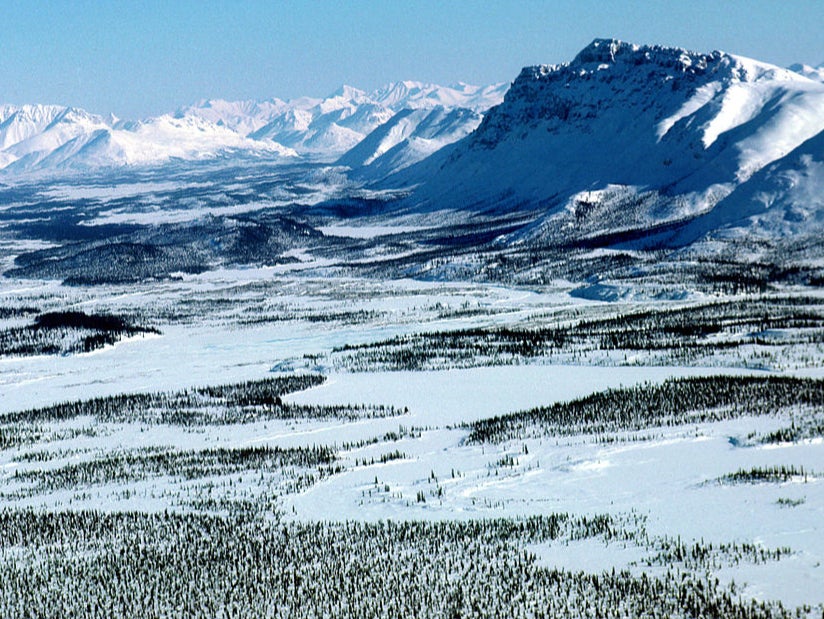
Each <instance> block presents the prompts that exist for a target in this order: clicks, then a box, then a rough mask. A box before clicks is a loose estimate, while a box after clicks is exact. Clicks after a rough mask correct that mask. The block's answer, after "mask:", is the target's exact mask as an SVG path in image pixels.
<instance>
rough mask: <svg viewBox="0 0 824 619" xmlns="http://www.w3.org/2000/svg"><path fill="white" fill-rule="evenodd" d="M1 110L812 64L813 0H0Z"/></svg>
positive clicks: (817, 53) (130, 112)
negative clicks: (735, 60) (603, 45)
mask: <svg viewBox="0 0 824 619" xmlns="http://www.w3.org/2000/svg"><path fill="white" fill-rule="evenodd" d="M0 15H2V20H3V28H2V30H3V33H2V35H1V36H0V102H7V103H17V104H21V103H35V102H37V103H60V104H71V105H77V106H80V107H84V108H86V109H88V110H90V111H93V112H98V113H107V112H114V113H115V114H117V115H118V116H121V117H124V118H140V117H143V116H149V115H156V114H161V113H164V112H170V111H174V110H175V109H176V108H177V107H180V106H181V105H185V104H189V103H192V102H194V101H196V100H198V99H201V98H225V99H266V98H270V97H280V98H290V97H296V96H300V95H311V96H321V95H325V94H328V93H330V92H332V91H333V90H335V89H336V88H337V87H338V86H340V85H341V84H344V83H346V84H350V85H353V86H357V87H360V88H364V89H367V90H368V89H372V88H376V87H378V86H380V85H383V84H385V83H386V82H389V81H393V80H400V79H415V80H421V81H431V82H436V83H441V84H450V83H454V82H457V81H465V82H469V83H475V84H482V83H483V84H485V83H492V82H500V81H510V80H512V79H514V77H515V76H516V75H517V73H518V71H519V70H520V68H521V67H522V66H524V65H528V64H538V63H544V62H548V63H557V62H566V61H568V60H571V59H572V58H573V57H574V55H575V54H576V53H577V52H578V51H579V50H580V49H581V48H582V47H584V46H585V45H586V44H588V43H589V42H590V41H591V40H592V39H594V38H596V37H616V38H620V39H624V40H627V41H632V42H634V43H659V44H664V45H675V46H680V47H687V48H689V49H694V50H698V51H710V50H713V49H723V50H725V51H729V52H732V53H737V54H741V55H744V56H750V57H754V58H758V59H760V60H765V61H768V62H772V63H775V64H779V65H782V66H786V65H789V64H791V63H793V62H806V63H808V64H818V63H821V62H824V43H822V41H824V37H822V34H821V32H822V26H823V25H824V0H748V1H742V0H711V1H709V0H684V1H679V2H670V1H667V0H659V1H657V2H655V1H644V2H642V1H640V0H637V1H630V0H625V1H621V0H614V1H609V2H608V1H604V0H601V1H597V2H596V1H594V0H575V1H566V0H559V1H555V2H549V1H537V0H532V1H530V0H521V1H512V2H503V1H495V0H486V1H477V2H475V1H472V2H470V1H462V0H452V1H450V0H438V1H435V0H383V1H382V2H365V1H359V0H351V1H344V0H340V1H338V2H332V1H325V0H314V1H313V0H303V1H289V0H280V1H276V0H269V1H267V2H263V1H254V0H250V1H246V2H243V1H240V0H236V1H217V0H198V1H190V0H165V1H151V0H144V1H137V0H135V1H131V2H129V1H125V0H96V1H92V0H74V1H73V0H53V1H47V0H25V1H19V0H3V2H1V3H0Z"/></svg>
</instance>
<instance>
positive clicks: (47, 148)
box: [0, 106, 295, 175]
mask: <svg viewBox="0 0 824 619" xmlns="http://www.w3.org/2000/svg"><path fill="white" fill-rule="evenodd" d="M11 109H12V108H11V106H7V108H5V110H4V111H8V110H11ZM2 127H3V129H2V133H1V134H0V138H2V139H3V140H5V142H6V143H9V144H10V145H9V146H8V147H6V148H4V149H3V150H2V151H0V167H2V168H3V172H4V173H5V174H8V175H12V174H19V173H25V172H38V171H67V170H74V171H82V170H87V169H99V168H109V167H119V166H125V165H142V166H147V165H152V166H157V165H162V164H164V163H166V162H168V161H170V160H172V159H183V160H199V159H208V158H213V157H218V156H224V155H227V154H238V153H243V154H244V155H255V156H267V157H294V156H295V153H294V151H291V150H290V149H288V148H286V147H284V146H281V145H280V144H276V143H274V142H272V141H271V140H251V139H249V138H246V137H243V136H242V135H240V134H239V133H237V132H235V131H232V130H231V129H229V128H228V127H225V126H222V125H218V124H215V123H213V122H210V121H208V120H205V119H202V118H197V117H193V116H187V117H183V118H178V117H173V116H168V115H165V116H159V117H157V118H152V119H148V120H146V121H141V122H123V121H115V119H105V118H103V117H101V116H97V115H95V114H89V113H88V112H86V111H84V110H80V109H77V108H70V107H68V108H67V107H59V106H23V107H21V108H18V109H16V110H15V111H13V112H12V113H11V114H9V115H8V117H7V119H6V120H5V121H4V122H3V124H2Z"/></svg>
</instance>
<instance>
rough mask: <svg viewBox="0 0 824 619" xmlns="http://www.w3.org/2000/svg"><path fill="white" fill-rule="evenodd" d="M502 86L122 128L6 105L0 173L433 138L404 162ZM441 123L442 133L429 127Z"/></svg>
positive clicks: (407, 89)
mask: <svg viewBox="0 0 824 619" xmlns="http://www.w3.org/2000/svg"><path fill="white" fill-rule="evenodd" d="M507 87H508V85H506V84H498V85H494V86H487V87H478V86H470V85H468V84H458V85H456V86H450V87H445V86H437V85H434V84H423V83H419V82H410V81H406V82H398V83H394V84H389V85H388V86H385V87H383V88H381V89H379V90H376V91H374V92H372V93H366V92H364V91H362V90H358V89H356V88H352V87H350V86H343V87H341V88H340V89H339V90H337V91H336V92H334V93H332V94H331V95H330V96H328V97H326V98H323V99H313V98H308V97H303V98H300V99H295V100H292V101H282V100H280V99H271V100H268V101H236V102H232V101H223V100H209V101H201V102H199V103H197V104H195V105H192V106H188V107H184V108H181V109H179V110H178V111H177V112H176V113H174V114H173V115H163V116H159V117H157V118H150V119H147V120H143V121H121V120H118V119H116V118H114V117H107V118H106V117H102V116H99V115H95V114H90V113H88V112H86V111H84V110H81V109H78V108H73V107H62V106H54V105H23V106H19V107H18V106H11V105H5V106H0V169H1V170H2V172H4V173H5V175H7V176H9V175H14V174H20V173H26V172H43V171H45V172H58V173H59V172H71V171H83V170H88V169H100V168H110V167H120V166H141V165H143V166H158V165H163V164H165V163H168V162H170V161H173V160H201V159H210V158H216V157H261V158H262V157H266V158H271V159H274V160H279V159H286V160H292V159H294V158H297V157H304V158H311V159H318V160H323V161H327V162H333V161H334V160H335V159H337V158H338V157H339V156H341V155H343V154H344V153H346V152H347V151H348V150H350V149H351V148H353V147H355V146H357V145H358V144H360V143H361V142H362V141H363V140H364V138H365V137H366V136H367V135H369V134H370V133H372V132H373V131H375V130H376V129H378V128H379V127H381V126H382V125H384V124H387V123H389V124H392V125H393V126H396V127H400V126H401V125H402V126H403V127H404V130H403V131H401V132H400V133H399V134H398V133H397V131H396V133H394V134H393V135H396V134H397V135H398V136H400V137H399V138H398V140H400V139H406V138H410V139H416V138H419V139H422V140H429V142H427V143H425V144H424V143H423V142H419V143H418V142H416V143H415V144H414V146H412V147H411V148H410V152H412V153H413V154H412V155H409V154H407V155H406V159H405V161H417V160H418V159H420V158H421V157H424V156H426V155H428V154H430V153H431V152H433V151H434V150H435V149H436V148H437V147H439V146H442V145H444V144H446V143H448V142H449V139H453V140H454V139H458V138H460V137H463V136H464V135H466V134H467V133H469V132H470V131H471V130H472V129H474V128H475V127H476V126H477V124H478V123H479V122H480V118H481V113H482V112H483V111H484V110H486V109H488V108H489V107H491V106H493V105H496V104H497V103H500V101H501V100H502V99H503V95H504V93H505V91H506V89H507ZM423 111H426V112H434V115H433V116H431V117H430V116H429V114H428V113H423ZM453 111H454V112H455V113H454V114H451V112H453ZM410 112H414V113H413V114H411V116H410ZM398 114H401V115H402V117H403V118H405V120H404V121H403V122H402V123H401V121H400V119H399V118H395V116H396V115H398ZM427 117H428V118H427ZM416 122H424V127H423V128H422V129H421V131H419V132H418V134H416V135H415V136H412V134H413V133H414V125H415V124H416ZM438 122H440V123H441V128H440V130H437V129H435V128H433V127H432V126H431V125H433V124H437V123H438ZM373 141H374V140H373ZM391 141H392V138H391V137H384V139H383V140H382V145H381V146H376V148H377V149H378V150H380V149H381V148H383V149H384V150H386V149H388V148H389V147H390V146H389V145H390V143H391ZM396 145H397V144H396V143H391V146H396ZM381 153H382V151H381ZM381 153H376V154H375V156H374V157H372V158H371V159H374V158H376V157H377V156H378V154H381ZM354 157H356V156H353V157H352V158H354ZM367 158H368V157H367Z"/></svg>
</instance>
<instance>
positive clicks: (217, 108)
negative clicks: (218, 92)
mask: <svg viewBox="0 0 824 619" xmlns="http://www.w3.org/2000/svg"><path fill="white" fill-rule="evenodd" d="M288 107H289V105H288V104H287V103H286V102H285V101H281V100H280V99H269V100H267V101H225V100H223V99H208V100H203V101H199V102H198V103H195V104H194V105H190V106H187V107H183V108H180V109H179V110H178V111H177V112H176V113H175V117H177V118H187V117H195V118H202V119H204V120H208V121H209V122H212V123H214V124H216V125H219V126H224V127H228V128H229V129H231V130H232V131H235V132H237V133H239V134H241V135H243V136H247V135H249V134H250V133H254V132H255V131H257V130H258V129H260V128H261V127H263V126H264V125H266V124H268V123H270V122H272V120H273V119H274V118H276V117H277V116H279V115H280V114H283V113H284V112H285V111H286V110H287V109H288Z"/></svg>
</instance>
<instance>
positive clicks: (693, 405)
mask: <svg viewBox="0 0 824 619" xmlns="http://www.w3.org/2000/svg"><path fill="white" fill-rule="evenodd" d="M817 71H818V72H817ZM823 232H824V83H822V81H821V76H820V69H818V70H817V69H814V68H812V67H809V66H806V65H799V66H797V67H792V68H791V69H783V68H779V67H775V66H772V65H768V64H766V63H762V62H758V61H755V60H750V59H746V58H742V57H739V56H735V55H731V54H727V53H724V52H717V51H716V52H710V53H696V52H690V51H686V50H682V49H676V48H667V47H661V46H643V45H634V44H630V43H625V42H621V41H615V40H602V39H599V40H596V41H594V42H593V43H591V44H590V45H588V46H587V47H585V48H584V49H583V50H582V51H581V52H580V53H579V54H578V55H577V56H576V57H575V58H574V59H572V60H571V61H570V62H569V63H566V64H561V65H536V66H530V67H526V68H524V69H523V71H522V72H521V73H520V74H519V75H518V76H517V77H516V78H515V80H514V81H513V82H512V84H511V85H510V84H503V85H494V86H488V87H477V86H470V85H467V84H458V85H455V86H451V87H440V86H435V85H429V84H423V83H418V82H398V83H395V84H391V85H389V86H387V87H385V88H381V89H379V90H376V91H374V92H371V93H367V92H364V91H361V90H358V89H355V88H352V87H342V88H341V89H340V90H339V91H337V92H335V93H333V94H332V95H330V96H329V97H326V98H323V99H314V98H302V99H296V100H291V101H283V100H280V99H271V100H268V101H259V102H228V101H223V100H217V99H215V100H208V101H202V102H199V103H197V104H196V105H192V106H188V107H183V108H180V109H179V110H178V111H177V112H175V113H173V114H169V115H166V116H161V117H157V118H151V119H146V120H143V121H139V122H132V121H122V120H118V119H115V118H106V117H102V116H97V115H94V114H90V113H87V112H85V111H83V110H79V109H76V108H71V107H59V106H46V105H23V106H2V107H0V271H2V277H0V530H2V533H0V557H2V560H0V609H2V610H0V615H4V616H6V615H7V616H22V615H21V614H20V609H26V610H27V611H29V612H30V613H31V614H32V616H43V617H46V616H55V615H56V614H63V615H65V616H115V615H117V616H250V615H258V616H278V617H303V616H306V617H309V616H405V617H406V616H409V617H412V616H421V617H424V616H426V617H429V616H477V617H483V616H513V617H521V616H522V617H554V616H569V617H573V616H574V617H578V616H615V617H634V616H673V617H742V618H743V617H817V616H821V615H822V613H824V594H822V591H824V587H822V583H824V567H822V563H824V525H822V515H823V514H824V291H822V282H824V235H822V233H823ZM149 592H151V593H149ZM341 592H345V596H344V598H345V601H341V599H342V598H341V595H342V594H341ZM89 600H94V604H92V605H89V604H87V602H88V601H89ZM181 600H183V601H185V605H186V607H185V608H183V607H181V606H180V604H181ZM175 613H177V614H175Z"/></svg>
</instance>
